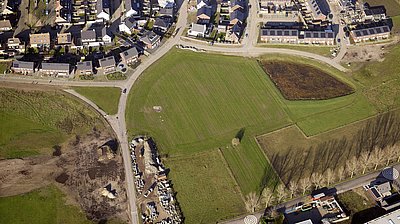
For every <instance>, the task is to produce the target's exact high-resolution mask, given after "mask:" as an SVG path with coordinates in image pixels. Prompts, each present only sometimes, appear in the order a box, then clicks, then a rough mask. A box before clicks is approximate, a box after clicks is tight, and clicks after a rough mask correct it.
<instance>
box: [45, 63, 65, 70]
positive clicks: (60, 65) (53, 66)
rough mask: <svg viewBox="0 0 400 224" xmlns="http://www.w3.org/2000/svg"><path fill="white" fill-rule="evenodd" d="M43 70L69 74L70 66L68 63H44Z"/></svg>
mask: <svg viewBox="0 0 400 224" xmlns="http://www.w3.org/2000/svg"><path fill="white" fill-rule="evenodd" d="M42 69H44V70H55V71H68V72H69V69H70V67H69V64H67V63H47V62H43V63H42Z"/></svg>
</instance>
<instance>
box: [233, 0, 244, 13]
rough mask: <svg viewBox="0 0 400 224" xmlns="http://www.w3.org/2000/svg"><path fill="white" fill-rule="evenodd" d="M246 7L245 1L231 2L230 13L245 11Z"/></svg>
mask: <svg viewBox="0 0 400 224" xmlns="http://www.w3.org/2000/svg"><path fill="white" fill-rule="evenodd" d="M245 7H246V1H244V0H230V11H231V12H233V11H236V10H244V9H245Z"/></svg>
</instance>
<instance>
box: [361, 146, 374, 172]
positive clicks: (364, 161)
mask: <svg viewBox="0 0 400 224" xmlns="http://www.w3.org/2000/svg"><path fill="white" fill-rule="evenodd" d="M359 162H360V166H361V168H362V174H364V173H365V171H366V170H367V169H368V167H369V166H370V165H371V160H370V159H369V152H368V151H364V152H362V153H361V155H360V159H359Z"/></svg>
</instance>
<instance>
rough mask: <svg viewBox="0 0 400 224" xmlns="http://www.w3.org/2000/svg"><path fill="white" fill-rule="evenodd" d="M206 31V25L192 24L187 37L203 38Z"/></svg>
mask: <svg viewBox="0 0 400 224" xmlns="http://www.w3.org/2000/svg"><path fill="white" fill-rule="evenodd" d="M206 30H207V27H206V25H204V24H196V23H192V27H191V28H190V29H189V31H188V35H189V36H193V37H204V34H205V32H206Z"/></svg>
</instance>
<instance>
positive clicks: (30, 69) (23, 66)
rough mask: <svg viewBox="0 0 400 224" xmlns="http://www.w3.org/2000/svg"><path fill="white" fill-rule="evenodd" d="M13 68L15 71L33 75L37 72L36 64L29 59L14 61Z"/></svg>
mask: <svg viewBox="0 0 400 224" xmlns="http://www.w3.org/2000/svg"><path fill="white" fill-rule="evenodd" d="M11 70H12V71H13V72H14V73H19V74H23V75H31V74H33V73H35V64H34V63H33V62H29V61H17V60H15V61H13V63H12V66H11Z"/></svg>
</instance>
